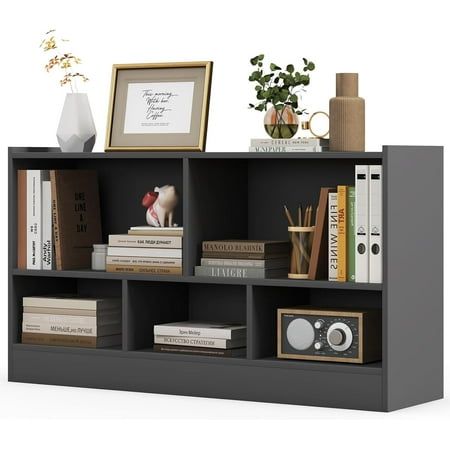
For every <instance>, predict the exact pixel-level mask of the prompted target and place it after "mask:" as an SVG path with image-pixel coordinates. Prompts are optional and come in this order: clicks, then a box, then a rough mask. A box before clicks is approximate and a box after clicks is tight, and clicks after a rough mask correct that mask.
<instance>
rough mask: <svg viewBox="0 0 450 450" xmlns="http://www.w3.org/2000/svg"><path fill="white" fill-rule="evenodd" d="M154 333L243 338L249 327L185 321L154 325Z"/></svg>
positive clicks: (160, 334)
mask: <svg viewBox="0 0 450 450" xmlns="http://www.w3.org/2000/svg"><path fill="white" fill-rule="evenodd" d="M153 333H154V334H155V335H157V336H185V337H200V338H203V337H207V338H216V339H242V338H245V336H246V333H247V327H246V326H245V325H240V324H232V323H213V322H209V323H208V322H203V323H202V322H195V321H185V322H172V323H163V324H160V325H154V327H153Z"/></svg>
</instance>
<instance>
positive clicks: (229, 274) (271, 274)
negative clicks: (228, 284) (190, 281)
mask: <svg viewBox="0 0 450 450" xmlns="http://www.w3.org/2000/svg"><path fill="white" fill-rule="evenodd" d="M195 276H198V277H223V278H279V277H285V276H287V269H272V270H270V269H269V270H267V269H255V268H247V267H226V266H196V267H195Z"/></svg>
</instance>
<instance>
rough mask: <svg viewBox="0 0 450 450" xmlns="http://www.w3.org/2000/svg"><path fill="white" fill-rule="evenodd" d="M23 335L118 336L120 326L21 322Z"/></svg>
mask: <svg viewBox="0 0 450 450" xmlns="http://www.w3.org/2000/svg"><path fill="white" fill-rule="evenodd" d="M22 332H23V333H39V334H62V335H65V336H95V337H97V336H108V335H111V334H120V333H121V332H122V324H121V323H117V324H111V325H101V326H98V325H77V324H72V325H71V324H64V323H35V322H25V321H23V322H22Z"/></svg>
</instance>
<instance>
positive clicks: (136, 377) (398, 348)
mask: <svg viewBox="0 0 450 450" xmlns="http://www.w3.org/2000/svg"><path fill="white" fill-rule="evenodd" d="M58 150H59V149H56V148H18V147H14V148H10V149H9V183H10V184H9V236H10V238H9V295H8V311H9V317H8V323H9V330H8V340H9V372H8V376H9V380H11V381H19V382H31V383H44V384H57V385H68V386H80V387H94V388H108V389H123V390H132V391H142V392H154V393H171V394H180V395H197V396H204V397H217V398H228V399H241V400H253V401H268V402H278V403H291V404H301V405H315V406H331V407H340V408H356V409H367V410H376V411H390V410H394V409H398V408H402V407H406V406H411V405H414V404H418V403H423V402H425V401H430V400H435V399H438V398H441V397H442V386H443V342H442V336H443V313H442V312H443V301H442V299H443V287H442V279H443V273H442V267H443V264H442V255H443V250H442V234H443V233H442V223H443V213H442V206H443V197H442V183H443V181H442V180H443V174H442V160H443V152H442V148H441V147H411V146H385V147H383V150H382V151H381V152H366V153H352V152H343V153H328V152H327V153H325V152H324V153H300V154H296V153H285V154H273V153H272V154H253V153H189V152H186V153H178V152H166V153H161V152H154V153H152V152H149V153H145V152H115V153H80V154H76V153H71V154H69V153H61V152H59V151H58ZM356 164H382V165H383V283H382V284H371V283H350V282H347V283H337V282H330V281H327V280H289V279H287V278H280V279H235V278H209V277H195V276H194V267H195V266H196V265H198V264H199V263H200V258H201V244H202V241H204V240H209V239H224V238H234V239H283V240H287V239H288V234H287V223H286V218H285V216H284V214H283V209H282V207H283V205H284V204H286V205H288V206H289V207H291V208H296V207H297V206H298V205H299V204H302V205H307V204H317V201H318V196H319V190H320V188H321V187H323V186H336V185H338V184H347V185H350V184H353V183H354V166H355V165H356ZM18 169H94V170H96V171H97V172H98V178H99V189H100V205H101V218H102V229H103V239H104V242H107V238H108V235H109V234H120V233H126V231H127V230H128V228H129V227H130V226H133V225H140V224H144V222H145V210H144V208H143V207H142V206H141V198H142V196H143V195H144V193H145V192H147V191H149V190H152V189H153V188H154V186H157V185H163V184H174V185H175V186H176V187H177V189H178V191H179V193H180V204H179V207H178V208H177V211H176V215H175V221H176V222H177V223H178V224H179V225H180V226H183V228H184V237H183V274H182V275H178V276H177V275H169V276H164V275H145V274H133V273H106V272H94V271H91V270H89V269H86V270H69V271H44V270H19V269H17V191H16V184H17V170H18ZM424 205H426V209H427V214H420V213H419V211H421V209H420V208H423V207H424ZM430 224H432V227H433V230H432V232H430V233H429V234H428V235H427V236H428V237H427V239H423V238H419V236H418V233H417V230H420V229H429V227H430ZM59 293H69V294H71V293H73V294H82V295H91V296H115V297H121V298H122V318H123V321H122V322H123V323H122V345H121V346H118V347H114V348H102V349H86V348H68V347H52V346H44V345H26V344H22V343H21V341H20V331H21V315H22V298H23V296H27V295H45V294H59ZM297 305H312V306H318V307H330V308H340V307H348V308H355V309H359V308H369V309H371V308H376V309H379V310H381V312H382V341H383V351H382V360H381V361H377V362H373V363H369V364H362V365H359V364H343V363H334V362H333V363H332V362H318V361H300V360H284V359H278V358H277V357H276V326H277V322H276V321H277V318H276V311H277V308H282V307H290V306H297ZM182 320H199V321H229V322H241V323H245V324H246V325H247V351H246V355H243V356H241V357H228V358H226V357H215V356H214V357H212V356H200V355H181V354H165V353H158V352H155V351H153V344H154V341H153V326H154V325H155V324H157V323H162V322H174V321H182Z"/></svg>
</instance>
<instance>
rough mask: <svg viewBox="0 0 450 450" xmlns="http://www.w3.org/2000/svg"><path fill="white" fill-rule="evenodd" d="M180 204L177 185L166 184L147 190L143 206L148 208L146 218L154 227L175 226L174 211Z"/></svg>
mask: <svg viewBox="0 0 450 450" xmlns="http://www.w3.org/2000/svg"><path fill="white" fill-rule="evenodd" d="M177 204H178V193H177V190H176V189H175V186H172V185H170V184H166V185H165V186H161V187H157V186H156V187H155V189H154V190H153V192H147V193H146V194H145V195H144V197H143V199H142V206H144V207H145V208H147V212H146V215H145V218H146V219H147V223H148V224H149V225H150V226H152V227H174V226H176V224H175V223H173V211H174V209H175V207H176V206H177Z"/></svg>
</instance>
